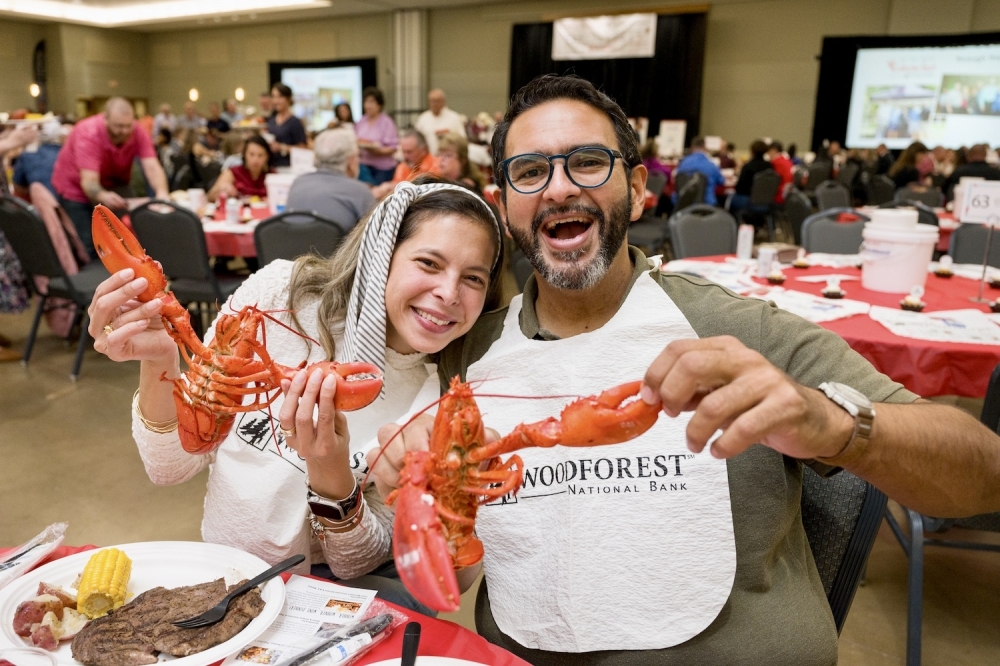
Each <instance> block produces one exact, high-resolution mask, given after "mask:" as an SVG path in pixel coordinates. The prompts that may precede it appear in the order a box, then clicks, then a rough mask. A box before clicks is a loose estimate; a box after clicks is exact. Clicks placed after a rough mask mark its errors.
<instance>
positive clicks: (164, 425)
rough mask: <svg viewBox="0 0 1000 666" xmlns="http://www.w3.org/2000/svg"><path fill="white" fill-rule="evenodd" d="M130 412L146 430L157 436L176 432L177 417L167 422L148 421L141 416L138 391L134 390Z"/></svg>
mask: <svg viewBox="0 0 1000 666" xmlns="http://www.w3.org/2000/svg"><path fill="white" fill-rule="evenodd" d="M132 411H134V412H135V415H136V416H138V417H139V420H140V421H142V425H143V426H145V428H146V430H148V431H150V432H155V433H156V434H158V435H164V434H166V433H168V432H173V431H175V430H177V417H176V416H175V417H174V418H172V419H171V420H169V421H159V422H157V421H150V420H149V419H147V418H146V417H145V416H143V415H142V410H141V409H139V389H136V390H135V395H134V396H132Z"/></svg>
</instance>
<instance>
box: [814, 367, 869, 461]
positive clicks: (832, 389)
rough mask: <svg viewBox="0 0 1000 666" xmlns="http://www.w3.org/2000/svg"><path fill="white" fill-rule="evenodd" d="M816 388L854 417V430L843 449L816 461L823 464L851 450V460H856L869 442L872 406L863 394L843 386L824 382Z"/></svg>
mask: <svg viewBox="0 0 1000 666" xmlns="http://www.w3.org/2000/svg"><path fill="white" fill-rule="evenodd" d="M817 388H819V390H820V391H822V392H823V394H824V395H825V396H826V397H827V398H829V399H830V400H831V401H832V402H834V403H835V404H837V405H838V406H839V407H840V408H842V409H843V410H844V411H846V412H847V413H848V414H850V415H851V416H852V417H854V429H853V430H852V431H851V437H850V439H848V440H847V443H846V444H845V445H844V448H842V449H841V450H840V452H838V453H837V454H836V455H835V456H833V457H832V458H817V460H819V461H820V462H825V461H829V460H833V459H838V458H840V457H841V456H843V455H844V454H845V453H847V452H848V451H851V450H852V449H853V451H854V455H852V456H851V458H852V459H853V458H856V457H857V456H858V455H860V454H861V452H862V451H864V449H865V448H866V447H867V446H868V443H869V441H870V440H871V435H872V428H873V427H874V424H875V407H874V405H873V404H872V402H871V400H869V399H868V397H867V396H865V395H864V394H863V393H860V392H859V391H857V390H855V389H853V388H851V387H850V386H846V385H844V384H838V383H836V382H824V383H822V384H820V385H819V386H818V387H817ZM843 462H847V461H843Z"/></svg>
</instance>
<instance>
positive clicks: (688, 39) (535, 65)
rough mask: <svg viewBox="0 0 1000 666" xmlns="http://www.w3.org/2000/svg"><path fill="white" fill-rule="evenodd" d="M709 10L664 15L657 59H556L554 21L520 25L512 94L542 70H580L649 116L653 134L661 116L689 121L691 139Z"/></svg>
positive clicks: (630, 111)
mask: <svg viewBox="0 0 1000 666" xmlns="http://www.w3.org/2000/svg"><path fill="white" fill-rule="evenodd" d="M706 26H707V20H706V15H705V14H662V15H660V16H659V17H658V18H657V21H656V51H655V55H654V56H653V57H652V58H618V59H614V60H560V61H553V60H552V24H551V23H526V24H519V25H515V26H514V34H513V39H512V41H511V49H510V93H511V94H512V95H513V94H514V92H516V91H517V90H519V89H520V88H521V87H522V86H524V85H525V84H526V83H528V82H529V81H531V80H532V79H533V78H535V77H536V76H539V75H540V74H570V73H572V74H576V75H578V76H580V77H583V78H585V79H587V80H588V81H590V82H591V83H593V84H594V85H596V86H597V87H598V88H599V89H601V90H602V91H604V92H605V93H607V94H608V95H609V96H610V97H611V98H612V99H614V100H615V101H616V102H618V104H619V105H620V106H621V107H622V109H624V110H625V115H627V116H629V117H630V118H632V117H636V118H638V117H645V118H649V136H655V135H656V134H657V133H658V132H659V131H660V121H661V120H686V121H687V142H690V140H691V139H692V138H693V137H695V136H697V135H698V129H699V128H698V123H699V120H700V116H701V78H702V69H703V66H704V63H705V32H706Z"/></svg>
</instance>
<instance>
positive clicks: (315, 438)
mask: <svg viewBox="0 0 1000 666" xmlns="http://www.w3.org/2000/svg"><path fill="white" fill-rule="evenodd" d="M324 374H325V373H324V372H323V371H322V370H319V369H317V370H313V372H312V373H311V374H307V373H306V371H305V370H299V371H298V372H297V373H296V374H295V377H293V378H292V380H291V381H289V380H287V379H286V380H283V381H282V382H281V389H282V391H284V393H285V399H284V401H283V402H282V404H281V410H280V411H279V412H278V422H279V424H280V426H281V431H282V433H283V434H284V435H285V443H286V445H288V446H289V447H290V448H292V449H294V450H295V452H296V453H298V454H299V456H301V457H302V458H303V459H304V460H305V461H306V465H307V467H308V472H309V482H310V485H312V487H313V490H314V491H316V492H318V493H320V494H323V493H322V492H320V486H321V485H325V486H331V485H334V486H338V488H336V489H331V490H330V491H329V492H331V495H328V496H338V497H339V496H346V495H347V494H348V493H350V488H347V489H346V492H343V493H338V492H337V490H339V486H341V485H345V484H348V483H350V484H353V476H352V474H351V471H350V442H351V436H350V433H349V432H348V429H347V417H345V416H344V414H343V412H338V411H337V409H336V408H335V407H334V406H333V398H334V396H336V394H337V379H336V377H334V376H333V375H326V376H325V378H324ZM317 405H318V406H319V410H318V413H317V409H316V407H317ZM324 481H325V482H326V483H324Z"/></svg>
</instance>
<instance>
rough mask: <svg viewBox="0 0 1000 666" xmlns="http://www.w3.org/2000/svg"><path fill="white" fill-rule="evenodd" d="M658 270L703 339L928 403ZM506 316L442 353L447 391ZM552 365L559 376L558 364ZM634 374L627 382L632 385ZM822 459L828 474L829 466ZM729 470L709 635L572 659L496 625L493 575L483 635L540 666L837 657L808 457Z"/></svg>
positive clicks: (529, 324) (770, 311)
mask: <svg viewBox="0 0 1000 666" xmlns="http://www.w3.org/2000/svg"><path fill="white" fill-rule="evenodd" d="M629 256H630V258H631V260H632V262H633V266H634V271H633V275H632V282H631V283H630V285H629V290H631V288H632V285H634V284H635V281H636V280H637V279H638V278H639V276H641V275H642V274H643V273H645V272H647V271H648V270H649V268H648V266H647V262H646V258H645V256H643V254H642V253H641V252H640V251H639V250H637V249H636V248H634V247H630V248H629ZM653 277H654V278H655V279H656V280H657V281H658V282H659V284H660V286H661V287H662V288H663V290H664V291H665V292H666V294H667V295H668V296H669V297H670V298H671V300H673V302H674V303H675V304H676V305H677V307H678V308H679V309H680V311H681V313H682V314H683V315H684V316H685V317H686V318H687V319H688V322H689V323H690V324H691V327H692V328H693V329H694V331H695V332H696V333H697V334H698V336H699V337H701V338H706V337H711V336H717V335H731V336H734V337H736V338H737V339H738V340H739V341H740V342H742V343H743V344H744V345H746V346H747V347H748V348H750V349H753V350H756V351H758V352H760V353H761V354H762V355H763V356H765V357H766V358H767V359H768V360H769V361H770V362H771V363H773V364H774V365H775V366H777V367H778V368H781V369H782V370H784V371H785V372H787V373H788V374H789V375H790V376H791V377H792V378H794V379H795V380H796V381H797V382H799V383H801V384H803V385H805V386H809V387H813V388H815V387H817V386H819V385H820V384H821V383H823V382H825V381H835V382H840V383H843V384H847V385H849V386H852V387H854V388H855V389H857V390H859V391H861V392H862V393H864V394H865V395H867V396H868V397H869V398H870V399H871V400H872V401H873V402H896V403H906V402H912V401H914V400H916V399H917V396H916V395H914V394H913V393H911V392H909V391H907V390H906V389H904V388H903V387H902V386H901V385H900V384H898V383H896V382H893V381H892V380H891V379H889V378H888V377H886V376H885V375H882V374H880V373H879V372H878V371H876V370H875V369H874V368H873V367H872V366H871V365H870V364H869V363H868V361H866V360H865V359H864V358H862V357H861V356H860V355H859V354H857V353H856V352H854V351H853V350H852V349H851V348H850V347H848V345H847V343H846V342H844V341H843V339H841V338H840V337H839V336H837V335H836V334H834V333H831V332H830V331H827V330H825V329H823V328H821V327H819V326H817V325H815V324H812V323H810V322H808V321H806V320H804V319H802V318H800V317H798V316H796V315H793V314H791V313H789V312H786V311H784V310H780V309H778V308H777V307H775V306H774V305H773V304H772V303H768V302H765V301H762V300H759V299H755V298H743V297H740V296H737V295H736V294H734V293H732V292H730V291H728V290H726V289H725V288H723V287H721V286H719V285H717V284H714V283H711V282H708V281H706V280H703V279H701V278H697V277H692V276H689V275H683V274H678V273H659V272H655V273H654V274H653ZM626 295H627V294H626ZM537 296H538V288H537V285H536V283H535V277H534V276H532V277H531V278H529V279H528V282H527V284H526V285H525V288H524V296H523V301H522V306H521V308H522V309H521V314H520V321H519V323H520V327H521V332H522V333H523V334H524V335H525V336H526V337H528V338H534V339H536V340H553V339H556V338H555V336H553V335H552V334H551V333H549V332H548V331H546V330H544V329H541V328H540V327H539V324H538V317H537V316H536V313H535V299H536V298H537ZM505 315H506V310H499V311H496V312H490V313H487V314H484V315H483V316H481V317H480V318H479V320H478V321H477V322H476V324H475V326H473V328H472V329H471V330H470V331H469V333H468V334H466V335H465V337H464V338H461V339H459V340H456V341H455V342H453V343H452V344H451V345H449V346H448V347H447V348H446V349H445V350H444V351H442V352H441V357H440V365H439V368H438V372H439V375H440V377H441V382H442V390H445V389H447V383H448V380H449V378H451V377H453V376H455V375H459V376H461V378H462V379H463V380H465V373H466V371H467V369H468V367H469V366H470V365H472V364H473V363H475V362H476V361H477V360H479V359H480V358H482V356H483V355H484V354H485V353H486V351H487V350H488V349H489V348H490V346H491V345H492V344H493V343H494V342H495V341H496V340H497V339H498V338H499V337H500V334H501V333H502V330H503V321H504V317H505ZM641 325H642V322H636V326H641ZM581 335H584V336H585V335H587V334H586V333H583V334H581ZM668 342H670V341H669V340H666V341H664V346H666V344H667V343H668ZM622 343H623V344H627V341H626V340H623V341H622ZM594 353H600V350H599V349H595V350H594ZM579 361H580V362H585V359H579ZM547 371H548V372H551V373H553V375H554V376H558V373H559V368H558V367H553V368H548V369H547ZM634 379H636V378H635V377H622V381H623V382H624V381H629V380H634ZM815 466H816V467H817V468H818V471H820V472H823V471H828V470H829V468H826V469H823V466H820V465H815ZM727 470H728V475H729V492H730V499H731V502H732V513H733V531H734V536H735V540H736V577H735V580H734V582H733V589H732V592H731V593H730V596H729V600H728V601H727V602H726V604H725V606H724V607H723V608H722V611H721V612H720V613H719V616H718V617H717V618H716V619H715V621H714V622H712V624H711V625H709V627H708V628H707V629H705V631H703V632H702V633H701V634H699V635H698V636H695V637H694V638H692V639H691V640H689V641H687V642H685V643H682V644H680V645H677V646H674V647H672V648H666V649H662V650H642V651H620V652H613V651H606V652H586V653H579V654H561V653H553V652H547V651H541V650H533V649H529V648H526V647H524V646H522V645H520V644H518V643H517V642H516V641H514V640H513V639H511V638H510V637H508V636H506V635H505V634H503V633H502V632H501V631H500V629H499V628H498V627H497V626H496V623H495V622H494V619H493V616H492V613H491V612H490V605H489V596H488V591H487V590H486V589H485V587H486V584H485V582H484V583H483V588H482V589H481V590H480V594H479V598H478V599H477V602H476V626H477V629H478V630H479V633H481V634H482V635H483V636H485V637H486V638H487V639H489V640H490V641H492V642H494V643H496V644H498V645H501V646H502V647H504V648H506V649H508V650H510V651H511V652H513V653H515V654H517V655H519V656H520V657H522V658H523V659H526V660H527V661H529V662H531V663H533V664H602V665H610V664H615V665H617V664H684V665H686V666H692V665H696V664H706V665H708V664H712V665H715V664H736V663H744V664H797V665H799V666H806V665H812V664H815V665H817V666H819V665H823V666H826V665H829V664H836V663H837V631H836V627H835V626H834V622H833V616H832V614H831V611H830V606H829V604H828V602H827V600H826V595H825V593H824V591H823V584H822V582H821V581H820V578H819V574H818V572H817V570H816V564H815V562H814V560H813V556H812V552H811V550H810V548H809V543H808V541H807V539H806V535H805V532H804V530H803V527H802V516H801V510H800V500H801V493H802V462H801V461H797V460H793V459H791V458H787V457H785V456H782V455H781V454H780V453H778V452H776V451H774V450H772V449H769V448H767V447H765V446H762V445H754V446H752V447H750V449H748V450H747V451H745V452H744V453H742V454H740V455H738V456H736V457H735V458H732V459H730V460H729V461H728V462H727ZM611 538H614V537H611ZM622 556H623V557H628V553H627V552H623V553H622ZM664 589H665V590H666V593H665V596H664V599H663V603H664V604H669V603H671V601H670V598H669V587H668V586H664Z"/></svg>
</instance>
